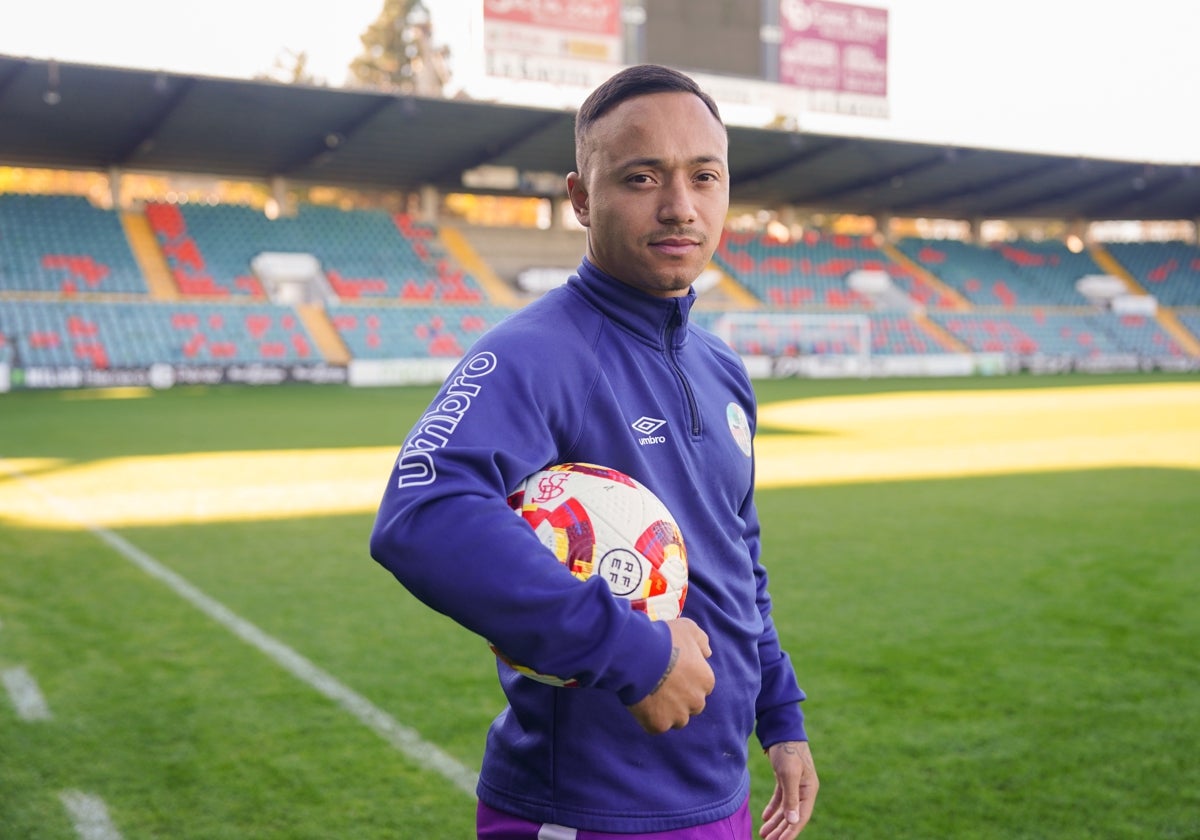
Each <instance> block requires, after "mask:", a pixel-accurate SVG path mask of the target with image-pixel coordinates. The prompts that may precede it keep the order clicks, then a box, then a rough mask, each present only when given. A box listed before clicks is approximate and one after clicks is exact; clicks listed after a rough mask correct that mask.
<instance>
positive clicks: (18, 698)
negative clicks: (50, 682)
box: [0, 666, 52, 720]
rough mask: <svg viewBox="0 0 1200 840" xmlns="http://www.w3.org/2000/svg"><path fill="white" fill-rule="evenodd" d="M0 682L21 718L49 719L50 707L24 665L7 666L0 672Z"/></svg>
mask: <svg viewBox="0 0 1200 840" xmlns="http://www.w3.org/2000/svg"><path fill="white" fill-rule="evenodd" d="M0 682H3V683H4V687H5V688H6V689H7V690H8V696H9V699H10V700H12V704H13V707H14V708H15V709H16V710H17V717H19V718H20V719H21V720H50V718H51V717H52V715H51V714H50V707H49V706H48V705H46V698H45V697H43V696H42V691H41V689H39V688H38V684H37V681H36V680H34V678H33V675H32V674H30V673H29V670H28V669H27V668H25V667H24V666H20V667H17V668H9V669H7V670H6V671H4V672H3V673H0Z"/></svg>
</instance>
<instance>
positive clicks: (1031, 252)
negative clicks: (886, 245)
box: [896, 237, 1103, 308]
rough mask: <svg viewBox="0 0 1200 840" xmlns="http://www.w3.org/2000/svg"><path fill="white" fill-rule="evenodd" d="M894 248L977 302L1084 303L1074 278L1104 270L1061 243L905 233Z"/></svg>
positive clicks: (1022, 304) (1018, 304)
mask: <svg viewBox="0 0 1200 840" xmlns="http://www.w3.org/2000/svg"><path fill="white" fill-rule="evenodd" d="M896 248H897V249H898V250H899V251H900V252H901V253H903V254H905V255H906V256H907V257H909V259H912V260H913V261H915V262H916V263H917V264H919V265H920V266H922V267H923V268H925V269H927V270H928V271H930V272H931V273H933V274H934V275H936V276H937V277H938V278H939V279H941V280H942V281H943V282H944V283H946V284H947V285H949V286H950V287H952V288H953V289H955V290H956V291H957V292H958V293H959V294H961V295H962V296H963V297H964V298H966V299H967V300H968V301H970V302H971V303H972V304H974V305H976V306H1004V307H1009V308H1013V307H1026V306H1083V305H1086V304H1087V302H1088V301H1087V299H1086V298H1085V297H1084V296H1083V295H1082V294H1080V293H1079V291H1078V290H1077V289H1076V288H1075V282H1076V281H1077V280H1078V279H1079V278H1080V277H1084V276H1086V275H1089V274H1101V273H1103V272H1102V271H1101V269H1100V267H1099V266H1097V265H1096V263H1095V261H1094V260H1093V259H1092V258H1091V256H1090V255H1089V254H1087V253H1079V254H1075V253H1072V252H1071V251H1070V250H1069V249H1068V248H1067V246H1066V245H1065V244H1064V243H1062V242H1050V241H1046V242H1031V241H1027V240H1020V241H1016V242H1009V243H999V244H995V245H990V246H984V245H976V244H973V243H970V242H960V241H957V240H945V239H937V240H933V239H920V238H914V237H906V238H903V239H901V240H900V241H898V242H897V243H896Z"/></svg>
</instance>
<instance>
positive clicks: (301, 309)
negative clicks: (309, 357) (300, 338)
mask: <svg viewBox="0 0 1200 840" xmlns="http://www.w3.org/2000/svg"><path fill="white" fill-rule="evenodd" d="M296 314H297V315H298V316H299V317H300V322H301V323H302V324H304V328H305V329H306V330H308V334H309V336H310V337H311V338H312V340H313V344H315V345H316V347H317V350H318V351H319V352H320V354H321V356H322V357H323V358H324V359H325V361H326V362H328V363H329V364H331V365H347V364H350V359H351V356H350V348H348V347H347V346H346V342H344V341H342V337H341V335H339V334H338V331H337V328H336V327H334V325H333V321H331V320H330V318H329V311H328V310H327V309H326V308H325V307H324V306H322V305H321V304H319V303H305V304H300V305H298V306H296Z"/></svg>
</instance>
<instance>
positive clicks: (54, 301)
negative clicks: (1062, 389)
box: [0, 194, 1200, 370]
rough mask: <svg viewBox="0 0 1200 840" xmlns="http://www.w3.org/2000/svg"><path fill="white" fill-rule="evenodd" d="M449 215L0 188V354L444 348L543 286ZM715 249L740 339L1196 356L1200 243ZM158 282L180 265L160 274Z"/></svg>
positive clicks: (291, 353)
mask: <svg viewBox="0 0 1200 840" xmlns="http://www.w3.org/2000/svg"><path fill="white" fill-rule="evenodd" d="M123 222H124V224H123ZM134 223H136V224H134ZM139 231H145V232H146V233H144V236H143V237H140V238H139V237H135V234H137V233H138V232H139ZM450 233H452V234H453V235H449V234H448V233H447V232H444V231H442V230H440V229H439V228H438V227H437V226H435V225H432V224H428V223H419V222H417V221H415V220H414V219H413V218H411V217H409V216H406V215H403V214H399V215H392V214H389V213H386V212H383V211H375V210H343V209H338V208H334V207H326V206H316V205H301V206H300V207H299V208H298V210H297V212H296V213H295V215H293V216H290V217H285V218H281V219H276V220H270V219H267V218H266V216H264V215H263V214H262V213H261V212H260V211H259V210H256V209H254V208H252V207H250V206H248V205H239V204H219V205H203V204H170V203H165V202H149V203H147V204H145V205H144V207H142V208H138V209H135V210H128V211H126V214H125V218H124V219H122V217H121V216H119V215H118V214H117V213H115V212H111V211H106V210H102V209H99V208H96V207H94V206H93V205H92V204H90V203H89V202H88V201H87V199H85V198H82V197H79V196H64V195H50V196H43V195H27V194H8V195H0V362H4V363H7V364H8V365H10V366H16V367H21V366H27V367H46V368H60V367H76V368H80V367H81V368H84V369H89V370H114V369H122V368H136V367H139V366H141V367H145V366H150V365H153V364H155V363H166V364H170V365H175V366H178V367H184V368H186V367H188V366H204V365H218V366H220V365H253V364H278V365H301V366H303V365H319V364H323V363H325V364H333V365H344V364H347V363H348V362H351V361H353V360H359V361H366V360H388V359H439V360H440V359H451V358H455V357H457V356H460V355H462V354H463V353H464V352H465V350H466V349H467V348H468V347H469V346H470V345H471V344H472V343H473V341H474V340H475V338H477V337H478V335H479V334H480V333H482V332H483V331H484V330H486V329H487V328H489V327H491V326H492V325H493V324H495V323H497V322H498V321H499V320H500V319H502V318H503V317H505V316H506V315H507V314H508V313H510V312H511V311H513V309H514V307H516V306H520V305H522V304H523V302H525V301H527V300H530V299H532V297H534V296H536V295H535V294H533V293H531V292H529V290H522V289H521V287H520V284H519V282H518V280H519V278H520V276H521V272H522V271H527V270H528V269H529V268H530V266H531V265H533V266H536V263H530V262H529V260H528V259H527V257H528V255H529V254H530V253H534V254H539V253H540V252H539V249H538V248H537V247H536V246H537V243H538V241H539V240H536V239H534V237H537V236H538V235H539V233H537V232H528V233H526V232H522V233H521V234H520V235H518V234H517V233H514V232H506V231H504V230H502V229H499V230H487V229H482V228H463V229H453V230H451V231H450ZM548 241H552V242H554V243H556V245H555V248H557V250H551V251H550V253H551V254H552V255H553V256H554V258H555V259H558V260H559V261H560V262H562V264H563V265H562V267H561V268H559V269H557V270H558V271H560V272H565V271H567V270H568V269H567V268H566V266H567V265H568V263H569V255H571V254H574V255H575V258H576V259H577V258H578V255H579V254H580V253H581V252H582V248H583V243H584V240H583V238H582V235H581V233H580V232H579V231H557V232H553V233H552V234H551V236H550V239H549V240H548ZM131 243H134V244H136V245H138V247H139V248H140V249H142V250H136V249H134V248H133V247H131ZM147 247H149V248H150V249H152V250H153V251H154V253H153V254H146V253H143V252H142V251H144V250H145V249H146V248H147ZM264 251H283V252H302V253H307V254H312V255H313V256H315V257H316V258H317V259H318V260H319V262H320V264H321V266H322V268H323V270H324V278H325V282H326V292H327V294H325V295H324V299H323V300H322V301H320V302H316V303H314V302H312V301H307V302H303V303H301V302H297V303H296V305H295V306H292V305H286V304H284V303H275V302H272V301H271V300H270V299H269V297H268V294H267V291H268V290H267V289H264V287H263V284H262V283H261V282H260V281H259V280H258V278H257V277H256V276H255V275H254V272H253V269H252V267H251V262H252V261H253V259H254V258H255V257H256V256H257V255H258V254H260V253H262V252H264ZM493 252H495V254H496V257H495V260H494V261H492V260H491V259H490V257H491V256H492V253H493ZM560 254H561V256H559V255H560ZM149 257H154V258H156V259H158V262H159V264H160V265H165V266H166V267H167V269H166V270H167V273H168V274H169V277H168V278H167V279H166V280H165V281H163V280H162V279H160V278H156V281H155V283H154V284H148V283H147V281H146V277H145V276H144V275H143V274H142V271H143V269H142V268H140V267H139V265H141V266H145V265H146V264H148V263H149V262H150V260H149V259H148V258H149ZM1097 259H1099V260H1101V261H1102V262H1103V263H1104V264H1105V265H1106V266H1108V268H1109V270H1110V271H1115V270H1117V269H1118V268H1120V270H1121V272H1122V276H1123V277H1125V282H1127V283H1128V284H1129V285H1130V286H1131V289H1133V290H1134V291H1136V290H1137V289H1136V286H1137V285H1140V286H1142V287H1144V288H1145V289H1146V290H1147V291H1148V292H1149V293H1151V294H1153V295H1154V296H1155V297H1157V298H1158V299H1159V302H1160V304H1161V307H1164V308H1160V312H1159V315H1158V316H1157V317H1156V316H1155V315H1154V314H1136V315H1135V314H1117V313H1115V312H1112V311H1109V310H1107V309H1105V308H1103V307H1102V306H1098V305H1095V304H1094V303H1091V302H1089V301H1088V300H1087V299H1086V298H1085V297H1083V295H1081V294H1080V293H1079V292H1078V291H1077V290H1076V289H1075V283H1076V281H1077V280H1078V279H1079V278H1080V277H1082V276H1086V275H1088V274H1096V273H1104V271H1103V270H1102V269H1101V268H1100V266H1099V265H1098V264H1097ZM714 263H715V265H716V267H717V268H718V269H719V270H720V272H721V273H722V276H723V279H722V281H721V285H720V286H713V287H712V288H711V289H709V290H707V291H705V292H704V293H703V295H702V300H701V302H700V304H698V305H697V307H696V308H695V309H694V310H693V317H694V319H695V320H696V321H697V322H698V323H701V324H703V325H706V326H712V325H713V324H715V323H716V321H717V319H719V318H720V317H721V315H722V314H723V313H726V312H741V313H744V316H745V317H748V318H756V317H758V316H759V313H761V314H762V316H764V317H762V318H761V324H760V327H759V328H755V327H754V326H753V324H754V323H756V322H755V321H753V320H752V321H750V322H749V323H750V324H751V326H750V327H749V328H745V327H744V326H743V327H740V328H739V329H738V330H737V332H736V333H731V335H732V336H733V337H731V339H730V340H731V342H732V343H733V344H734V346H735V349H737V350H738V351H739V352H741V353H743V354H747V355H765V356H783V357H788V356H790V357H796V356H823V355H829V356H854V355H857V354H859V353H860V351H861V344H862V342H855V341H842V340H841V339H839V338H838V337H837V333H836V332H835V331H828V330H827V331H825V332H824V333H823V334H822V333H821V331H820V330H819V329H816V330H812V331H811V332H810V333H809V334H805V332H804V327H803V323H804V317H803V316H805V315H809V316H811V315H818V316H820V317H821V318H825V317H834V318H843V319H844V316H852V317H858V318H861V317H863V316H865V317H866V319H867V323H868V324H869V329H870V332H869V336H870V341H869V344H870V347H869V351H870V354H871V355H873V356H879V357H899V358H917V357H924V356H930V357H932V356H938V355H943V354H947V353H955V352H974V353H982V354H993V355H1002V356H1004V357H1005V358H1007V359H1010V360H1021V359H1027V358H1032V357H1047V358H1054V359H1065V360H1069V361H1070V362H1071V363H1074V362H1081V363H1085V362H1087V361H1089V360H1103V359H1105V358H1108V357H1111V358H1114V359H1123V360H1130V359H1132V360H1134V361H1133V362H1132V363H1130V362H1128V361H1126V362H1122V364H1126V365H1128V364H1141V362H1140V361H1138V360H1147V359H1150V360H1159V361H1163V360H1166V361H1170V360H1177V361H1184V362H1192V361H1194V360H1195V359H1196V358H1197V357H1200V349H1198V348H1200V340H1197V338H1196V337H1197V336H1200V310H1198V309H1197V307H1200V249H1197V248H1196V247H1195V246H1193V245H1187V244H1184V243H1153V244H1137V245H1120V244H1118V245H1112V246H1110V250H1109V251H1108V252H1098V256H1097V257H1096V258H1093V255H1092V254H1090V253H1073V252H1071V251H1070V250H1068V249H1067V248H1066V246H1065V245H1064V244H1063V243H1061V242H1050V241H1046V242H1042V241H1038V242H1033V241H1024V240H1023V241H1016V242H1009V243H1000V244H995V245H990V246H983V245H977V244H971V243H966V242H958V241H947V240H931V239H916V238H913V239H905V240H901V241H900V242H899V243H896V244H895V245H891V244H888V243H883V244H877V243H876V241H875V240H874V239H873V238H870V237H862V236H846V235H839V234H829V233H821V232H818V231H816V230H808V231H806V232H805V233H804V235H803V236H801V237H800V238H798V239H795V240H793V241H788V242H782V241H780V240H778V239H774V238H770V237H767V236H764V235H762V234H758V233H744V232H734V231H726V233H725V235H724V236H723V237H722V241H721V243H720V245H719V248H718V250H717V253H716V255H715V257H714ZM463 266H471V267H472V268H473V270H474V271H473V272H472V271H468V270H466V269H464V268H463ZM480 272H483V273H484V274H486V277H485V278H484V279H483V280H482V281H480V280H479V279H478V278H477V277H476V274H477V273H480ZM855 272H867V273H875V274H876V275H878V274H884V275H886V278H887V280H888V281H889V282H888V283H886V284H884V285H885V287H886V290H887V291H886V294H883V293H880V292H879V288H878V287H877V288H874V289H872V288H870V287H869V286H858V287H855V284H854V283H853V278H854V277H855ZM1126 272H1127V274H1126ZM876 279H878V278H877V277H876ZM163 282H167V283H169V284H174V288H171V289H169V290H166V291H167V292H169V294H167V293H164V289H163V287H162V283H163ZM550 285H553V284H550ZM730 290H736V291H737V292H738V294H737V295H730V294H729V292H730ZM542 291H544V290H542ZM539 293H540V292H539ZM172 298H173V299H172ZM1171 307H1176V309H1174V310H1172V309H1171ZM792 314H794V315H796V316H798V317H797V319H796V320H797V324H799V326H797V325H792V324H791V322H790V320H789V318H790V315H792ZM741 323H743V324H744V323H746V322H745V321H742V322H741ZM809 323H815V321H813V320H811V319H810V321H809ZM847 334H849V333H847ZM1013 364H1018V365H1019V364H1020V362H1019V361H1015V362H1013ZM1010 366H1011V365H1010Z"/></svg>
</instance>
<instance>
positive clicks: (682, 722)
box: [629, 618, 716, 735]
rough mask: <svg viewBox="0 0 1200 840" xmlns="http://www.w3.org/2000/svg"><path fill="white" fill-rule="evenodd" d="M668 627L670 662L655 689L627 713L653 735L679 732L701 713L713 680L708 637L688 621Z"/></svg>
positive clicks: (678, 620) (677, 622)
mask: <svg viewBox="0 0 1200 840" xmlns="http://www.w3.org/2000/svg"><path fill="white" fill-rule="evenodd" d="M667 626H669V627H670V628H671V661H670V663H669V664H668V665H667V670H666V671H665V672H664V673H663V676H662V679H661V680H660V681H659V683H658V685H656V686H655V687H654V689H653V690H652V691H651V692H650V693H649V694H647V695H646V696H645V697H643V698H642V699H641V700H639V701H638V702H636V703H634V704H633V705H632V706H630V707H629V711H630V712H631V713H632V714H633V716H634V717H635V718H636V719H637V722H638V723H640V724H641V726H642V728H643V729H645V730H646V731H647V732H649V733H650V734H652V735H658V734H661V733H663V732H666V731H667V730H668V729H682V728H683V727H685V726H687V724H688V721H689V720H691V717H692V715H698V714H700V713H701V712H702V711H704V702H705V698H706V697H708V695H710V694H712V690H713V685H714V684H715V682H716V677H714V676H713V671H712V668H710V667H709V665H708V663H707V662H706V661H705V660H706V659H708V657H710V656H712V648H710V647H709V646H708V634H707V633H705V632H704V631H703V630H701V629H700V627H699V626H698V625H697V624H696V622H694V621H692V620H691V619H690V618H676V619H674V620H672V621H668V622H667Z"/></svg>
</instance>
